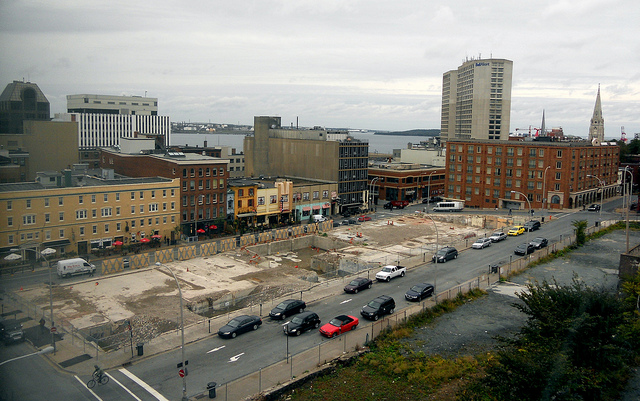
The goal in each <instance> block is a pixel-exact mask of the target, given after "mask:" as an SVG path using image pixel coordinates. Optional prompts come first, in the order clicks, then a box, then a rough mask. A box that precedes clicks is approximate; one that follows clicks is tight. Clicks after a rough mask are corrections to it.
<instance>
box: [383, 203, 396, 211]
mask: <svg viewBox="0 0 640 401" xmlns="http://www.w3.org/2000/svg"><path fill="white" fill-rule="evenodd" d="M382 207H383V208H385V209H389V210H393V205H392V204H391V202H387V203H385V204H384V205H383V206H382Z"/></svg>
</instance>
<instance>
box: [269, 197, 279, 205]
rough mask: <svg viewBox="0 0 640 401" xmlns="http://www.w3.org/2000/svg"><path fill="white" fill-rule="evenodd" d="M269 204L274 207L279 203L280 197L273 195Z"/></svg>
mask: <svg viewBox="0 0 640 401" xmlns="http://www.w3.org/2000/svg"><path fill="white" fill-rule="evenodd" d="M269 203H271V204H272V205H273V204H274V203H278V195H271V196H269Z"/></svg>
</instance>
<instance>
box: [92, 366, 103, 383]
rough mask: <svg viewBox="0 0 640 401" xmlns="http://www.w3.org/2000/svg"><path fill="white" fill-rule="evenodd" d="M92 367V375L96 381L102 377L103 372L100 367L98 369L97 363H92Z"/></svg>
mask: <svg viewBox="0 0 640 401" xmlns="http://www.w3.org/2000/svg"><path fill="white" fill-rule="evenodd" d="M93 367H94V368H96V369H95V370H94V371H93V377H95V379H96V381H97V382H100V379H102V375H103V374H104V372H103V371H102V369H100V367H99V366H98V365H93Z"/></svg>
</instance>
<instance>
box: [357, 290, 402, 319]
mask: <svg viewBox="0 0 640 401" xmlns="http://www.w3.org/2000/svg"><path fill="white" fill-rule="evenodd" d="M395 308H396V301H394V300H393V298H391V297H390V296H388V295H380V296H379V297H377V298H374V299H373V300H371V302H369V303H368V304H366V305H365V306H363V307H362V310H360V314H361V315H362V317H365V318H367V319H371V320H378V319H380V317H381V316H382V315H386V314H391V313H393V312H394V310H395Z"/></svg>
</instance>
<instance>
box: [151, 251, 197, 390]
mask: <svg viewBox="0 0 640 401" xmlns="http://www.w3.org/2000/svg"><path fill="white" fill-rule="evenodd" d="M156 266H158V268H159V267H166V268H167V270H169V273H171V275H172V276H173V279H174V280H175V281H176V285H177V286H178V296H179V297H180V327H181V331H182V347H181V348H182V369H184V370H185V372H184V375H183V376H182V401H187V400H188V399H189V398H188V397H187V372H186V370H187V365H186V364H185V357H184V312H183V310H182V290H181V289H180V282H178V278H177V277H176V275H175V273H173V270H171V269H170V268H169V266H165V265H163V264H162V263H160V262H156Z"/></svg>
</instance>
